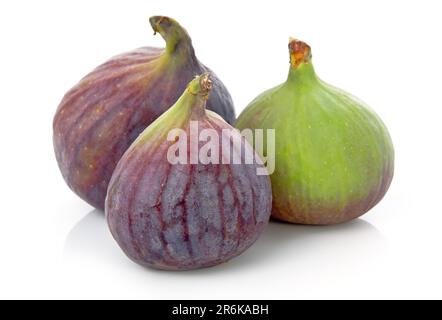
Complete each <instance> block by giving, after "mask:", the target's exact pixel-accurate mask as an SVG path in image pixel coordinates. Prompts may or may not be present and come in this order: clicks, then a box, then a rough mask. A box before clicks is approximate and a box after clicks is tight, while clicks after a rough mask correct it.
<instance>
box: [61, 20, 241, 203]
mask: <svg viewBox="0 0 442 320" xmlns="http://www.w3.org/2000/svg"><path fill="white" fill-rule="evenodd" d="M150 23H151V25H152V27H153V29H154V30H155V31H156V32H159V33H160V34H161V35H162V36H163V38H164V39H165V40H166V48H165V49H159V48H150V47H145V48H140V49H137V50H133V51H130V52H128V53H125V54H122V55H119V56H117V57H114V58H112V59H111V60H109V61H108V62H106V63H104V64H103V65H101V66H99V67H98V68H96V69H95V70H94V71H92V72H91V73H90V74H88V75H87V76H86V77H85V78H83V79H82V80H81V81H80V82H79V83H78V84H77V85H76V86H75V87H73V88H72V89H71V90H70V91H69V92H68V93H66V95H65V96H64V98H63V100H62V101H61V103H60V105H59V107H58V110H57V113H56V115H55V117H54V123H53V128H54V138H53V140H54V148H55V154H56V158H57V162H58V164H59V167H60V170H61V172H62V175H63V177H64V179H65V181H66V182H67V184H68V185H69V187H70V188H71V189H72V190H73V191H74V192H75V193H77V194H78V195H79V196H80V197H81V198H83V199H84V200H85V201H87V202H88V203H89V204H91V205H93V206H94V207H96V208H99V209H103V208H104V200H105V196H106V191H107V187H108V183H109V180H110V177H111V175H112V172H113V170H114V169H115V166H116V164H117V162H118V160H119V159H120V158H121V156H122V155H123V153H124V152H125V151H126V149H127V148H128V147H129V146H130V144H131V143H132V142H133V141H134V140H135V139H136V138H137V137H138V135H139V134H140V133H141V132H142V131H143V130H144V129H145V128H146V127H147V126H148V125H149V124H150V123H152V122H153V121H154V120H155V119H156V118H158V117H159V116H160V115H161V114H162V113H163V112H164V111H166V110H167V108H168V107H170V106H171V105H172V104H173V103H175V102H176V100H177V99H178V97H179V96H180V95H181V93H182V92H183V90H184V89H185V88H186V85H187V84H188V82H189V81H190V80H192V79H193V77H194V76H195V75H196V74H201V73H203V72H210V74H211V77H212V81H213V87H214V88H213V90H212V91H213V92H212V94H211V96H210V99H209V100H208V102H207V108H208V109H210V110H214V111H216V112H217V113H218V114H219V115H221V116H222V117H223V118H224V119H225V120H226V121H227V122H229V123H232V122H233V121H234V118H235V115H234V109H233V103H232V99H231V97H230V95H229V93H228V91H227V89H226V88H225V87H224V85H223V84H222V83H221V81H220V80H219V79H218V78H217V77H216V75H214V74H213V72H211V71H210V70H209V69H208V68H207V67H205V66H204V65H203V64H201V63H200V62H199V61H198V59H197V58H196V56H195V53H194V49H193V46H192V42H191V39H190V37H189V35H188V34H187V32H186V31H185V30H184V29H183V28H182V27H181V26H180V25H179V24H178V23H177V22H176V21H175V20H173V19H171V18H167V17H152V18H151V19H150Z"/></svg>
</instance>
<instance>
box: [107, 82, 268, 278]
mask: <svg viewBox="0 0 442 320" xmlns="http://www.w3.org/2000/svg"><path fill="white" fill-rule="evenodd" d="M207 79H208V75H207V74H205V75H202V76H200V77H198V78H196V79H195V80H193V81H192V82H191V83H190V84H189V87H188V89H186V90H185V92H184V93H183V95H182V96H181V98H180V99H179V100H178V101H177V103H176V104H175V105H174V106H172V107H171V108H170V109H169V110H168V111H167V112H166V113H165V114H163V115H162V116H161V117H160V118H159V119H157V120H156V121H155V122H154V123H152V124H151V125H150V126H149V127H148V128H147V129H146V130H145V131H144V132H143V133H142V134H141V135H140V136H139V138H138V139H137V140H136V141H135V142H134V143H133V144H132V145H131V147H130V148H129V149H128V150H127V151H126V153H125V154H124V156H123V157H122V159H121V160H120V162H119V163H118V166H117V168H116V169H115V172H114V174H113V176H112V180H111V182H110V185H109V190H108V195H107V199H106V217H107V221H108V224H109V227H110V230H111V232H112V235H113V236H114V238H115V239H116V241H117V242H118V244H119V245H120V247H121V248H122V249H123V251H124V252H125V253H126V254H127V255H128V256H129V257H130V258H131V259H132V260H134V261H135V262H137V263H139V264H141V265H144V266H149V267H153V268H158V269H166V270H188V269H196V268H203V267H209V266H213V265H217V264H220V263H222V262H225V261H228V260H230V259H231V258H233V257H235V256H237V255H239V254H241V253H242V252H243V251H244V250H246V249H247V248H248V247H249V246H251V245H252V244H253V243H254V242H255V240H256V239H257V238H258V236H259V235H260V234H261V233H262V231H263V229H264V227H265V226H266V225H267V223H268V220H269V217H270V213H271V186H270V179H269V177H268V176H267V175H257V172H256V169H257V168H262V167H263V166H262V163H261V161H260V160H259V156H258V155H257V154H255V152H254V151H253V149H252V147H251V146H250V145H249V143H248V142H247V141H246V140H245V139H244V138H242V137H241V135H240V133H239V132H238V131H237V130H235V129H233V128H232V127H231V126H230V125H228V124H227V123H226V122H225V121H223V120H222V119H221V118H220V117H219V116H218V115H216V114H215V113H213V112H210V111H207V110H205V103H206V99H207V95H208V91H209V90H210V89H209V88H207V87H205V84H206V83H207ZM191 122H193V123H197V124H198V132H202V131H203V130H204V129H211V130H213V131H214V132H216V133H217V135H218V136H219V137H220V141H221V137H222V134H223V130H224V129H227V130H228V132H230V133H231V134H232V136H233V140H230V143H229V144H228V145H222V144H221V143H220V144H213V145H212V146H213V149H212V151H213V150H218V153H219V155H220V156H221V155H223V154H224V153H223V151H224V149H226V147H231V150H232V151H231V157H233V156H234V155H240V158H241V159H242V161H241V163H239V164H228V163H226V164H223V163H220V164H217V163H208V164H203V163H202V162H201V161H198V163H194V164H192V163H189V162H187V163H176V164H172V163H171V162H170V161H168V158H167V155H168V150H169V148H171V146H172V145H173V144H174V142H175V141H176V140H173V141H169V140H168V139H167V136H168V134H169V132H171V130H174V129H176V128H179V129H181V130H182V132H185V133H186V138H185V139H187V141H188V144H187V148H186V149H185V153H186V156H187V159H191V157H192V156H194V155H195V152H194V151H192V150H191V144H190V141H191V140H192V139H195V138H196V139H198V138H197V137H196V136H195V133H194V132H192V129H191V125H190V123H191ZM180 139H181V137H180ZM235 139H238V140H236V141H240V142H241V143H240V145H239V147H238V144H234V143H233V142H232V141H234V140H235ZM210 143H212V141H211V142H210ZM213 143H215V142H213ZM204 145H206V143H203V142H201V141H200V142H199V143H198V149H200V150H201V149H202V148H203V146H204ZM241 149H242V150H243V152H242V153H241ZM245 154H253V155H255V157H256V161H255V162H253V163H252V164H244V163H245V159H244V157H245Z"/></svg>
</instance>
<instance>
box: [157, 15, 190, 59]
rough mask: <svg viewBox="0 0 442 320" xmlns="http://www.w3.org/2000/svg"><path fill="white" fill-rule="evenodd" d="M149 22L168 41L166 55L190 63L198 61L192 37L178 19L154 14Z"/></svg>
mask: <svg viewBox="0 0 442 320" xmlns="http://www.w3.org/2000/svg"><path fill="white" fill-rule="evenodd" d="M149 22H150V24H151V26H152V29H153V30H154V34H156V33H157V32H158V33H159V34H160V35H161V36H162V37H163V39H164V41H166V49H165V54H166V56H169V57H173V58H174V59H177V61H182V62H183V63H190V62H195V61H197V59H196V56H195V50H194V49H193V45H192V39H191V38H190V36H189V34H188V33H187V31H186V29H184V28H183V27H182V26H181V25H180V24H179V23H178V22H177V21H176V20H174V19H172V18H169V17H165V16H153V17H151V18H150V19H149Z"/></svg>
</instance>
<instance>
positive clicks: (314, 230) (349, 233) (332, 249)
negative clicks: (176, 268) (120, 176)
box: [64, 210, 386, 276]
mask: <svg viewBox="0 0 442 320" xmlns="http://www.w3.org/2000/svg"><path fill="white" fill-rule="evenodd" d="M385 247H386V241H385V239H384V237H383V235H382V234H381V233H380V232H379V231H378V230H377V229H376V228H375V227H374V226H373V225H372V224H370V223H369V222H367V221H365V220H362V219H356V220H353V221H350V222H347V223H343V224H339V225H332V226H303V225H293V224H287V223H282V222H278V221H275V220H272V221H271V222H270V223H269V225H268V227H267V228H266V230H265V231H264V233H263V235H262V236H261V237H260V238H259V239H258V241H257V242H256V243H255V244H254V245H253V246H252V247H251V248H249V249H248V250H247V251H246V252H244V253H243V254H242V255H240V256H238V257H236V258H234V259H232V260H230V261H229V262H227V263H224V264H221V265H219V266H216V267H212V268H207V269H200V270H193V271H186V272H169V271H160V270H155V269H146V268H143V267H141V266H138V267H139V268H142V269H145V270H146V271H151V272H155V273H160V274H164V275H169V276H170V275H171V274H176V275H180V276H186V275H189V276H190V275H196V274H198V275H204V274H207V275H210V274H212V273H219V272H221V271H227V270H229V271H231V272H235V271H240V270H242V269H247V268H250V267H252V266H255V267H266V268H272V267H275V266H277V265H278V264H283V263H297V262H300V263H301V262H302V261H309V260H310V259H312V258H313V259H314V261H321V260H322V259H334V260H337V261H346V260H350V261H354V260H358V259H360V260H364V259H367V258H369V256H370V255H375V254H378V253H379V251H382V250H383V249H384V248H385ZM64 253H65V254H67V255H69V256H71V255H76V254H80V255H82V257H85V256H86V257H88V258H89V257H93V258H94V259H99V260H100V261H102V260H103V259H105V260H112V263H121V261H124V260H126V261H127V262H128V263H130V264H133V265H134V266H136V265H135V263H133V262H131V261H130V260H129V259H128V258H126V256H125V255H124V254H123V252H121V250H120V249H119V248H118V245H117V244H116V242H115V241H114V239H113V238H112V236H111V234H110V232H109V230H108V227H107V223H106V220H105V217H104V213H103V212H102V211H99V210H93V211H91V212H90V213H88V214H87V215H86V216H85V217H84V218H82V219H81V220H80V221H79V222H78V223H77V224H76V225H75V226H74V227H73V228H72V230H71V231H70V232H69V234H68V236H67V238H66V242H65V248H64ZM293 261H295V262H293Z"/></svg>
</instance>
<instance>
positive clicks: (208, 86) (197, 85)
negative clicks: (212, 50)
mask: <svg viewBox="0 0 442 320" xmlns="http://www.w3.org/2000/svg"><path fill="white" fill-rule="evenodd" d="M211 90H212V81H211V80H210V75H209V73H208V72H206V73H203V74H202V75H199V76H196V77H195V78H194V79H193V80H192V81H190V83H189V84H188V85H187V93H188V94H189V95H190V97H191V99H190V100H191V103H190V104H191V108H192V113H193V115H194V116H196V117H197V118H199V117H201V116H204V115H205V114H206V102H207V100H208V99H209V95H210V91H211Z"/></svg>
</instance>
